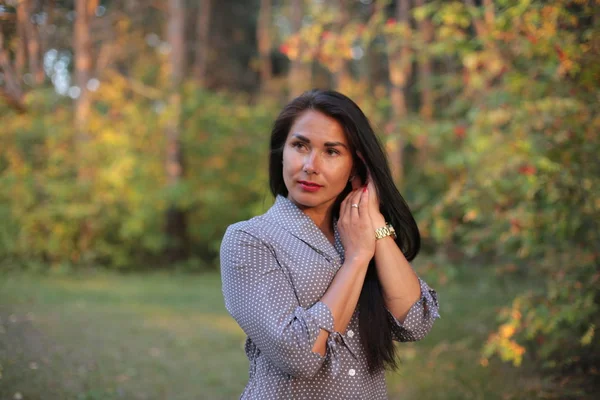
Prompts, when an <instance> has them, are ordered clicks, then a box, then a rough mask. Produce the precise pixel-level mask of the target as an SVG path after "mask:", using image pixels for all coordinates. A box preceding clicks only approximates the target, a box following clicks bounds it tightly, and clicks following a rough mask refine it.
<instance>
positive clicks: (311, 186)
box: [298, 181, 323, 192]
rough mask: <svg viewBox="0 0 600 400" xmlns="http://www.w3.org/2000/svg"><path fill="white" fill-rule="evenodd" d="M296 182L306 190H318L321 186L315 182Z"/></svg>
mask: <svg viewBox="0 0 600 400" xmlns="http://www.w3.org/2000/svg"><path fill="white" fill-rule="evenodd" d="M298 184H299V185H300V187H301V188H302V190H305V191H307V192H316V191H317V190H319V189H321V188H322V187H323V186H321V185H317V184H316V183H311V182H305V181H299V182H298Z"/></svg>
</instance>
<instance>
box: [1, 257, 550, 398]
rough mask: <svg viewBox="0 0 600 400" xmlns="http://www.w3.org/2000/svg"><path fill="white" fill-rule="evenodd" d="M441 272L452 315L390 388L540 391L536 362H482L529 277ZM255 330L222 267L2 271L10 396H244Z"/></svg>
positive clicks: (492, 394) (415, 394)
mask: <svg viewBox="0 0 600 400" xmlns="http://www.w3.org/2000/svg"><path fill="white" fill-rule="evenodd" d="M417 270H419V267H417ZM438 275H440V274H438V273H436V270H435V269H430V270H429V272H425V273H423V272H421V276H422V277H423V278H425V279H426V280H427V281H428V282H429V283H430V284H431V286H433V287H435V288H436V289H437V291H438V295H439V300H440V305H441V314H442V318H441V319H439V320H437V322H436V325H435V326H434V329H433V331H432V332H431V333H430V335H429V336H428V337H427V338H425V339H424V340H423V341H421V342H418V343H409V344H401V345H400V346H401V358H402V366H401V368H400V370H399V371H397V372H394V373H390V374H388V386H389V393H390V398H392V399H486V400H487V399H526V398H535V394H534V393H536V392H537V391H538V390H540V389H541V388H542V385H543V382H542V381H540V380H539V379H536V378H535V375H533V374H531V373H530V372H529V371H528V367H527V366H525V367H522V368H520V369H514V368H512V367H510V366H507V365H503V364H501V363H500V362H497V361H494V360H491V362H490V363H489V365H488V366H487V367H483V366H481V365H480V349H481V345H482V343H483V341H484V340H485V338H486V337H487V334H488V332H489V329H490V327H491V326H492V325H493V323H494V321H495V318H496V314H497V309H498V307H500V306H501V305H503V304H506V303H507V302H508V299H510V297H511V295H512V294H513V293H514V292H515V291H516V290H518V289H519V288H523V286H524V285H527V284H528V283H527V282H524V281H523V280H522V279H521V280H518V279H514V278H501V279H500V278H497V277H495V275H494V274H493V273H492V272H491V271H489V270H485V269H480V268H475V267H472V268H469V269H467V268H462V269H458V270H457V274H456V275H455V276H454V277H453V278H452V279H450V280H448V281H447V282H446V283H445V284H444V285H442V284H441V282H440V281H438V279H436V278H437V276H438ZM244 338H245V336H244V335H243V333H242V331H241V330H240V329H239V328H238V327H237V325H236V323H235V322H234V321H233V320H232V319H231V318H230V317H229V315H228V314H227V312H226V311H225V307H224V305H223V300H222V297H221V284H220V280H219V275H218V273H207V274H202V275H182V274H166V273H152V274H133V275H131V274H128V275H120V274H116V273H106V272H102V273H91V274H90V273H87V274H81V275H76V276H61V275H46V276H42V275H33V274H21V273H9V274H7V273H4V274H0V399H23V400H28V399H48V400H54V399H56V400H59V399H60V400H67V399H77V400H88V399H89V400H91V399H94V400H96V399H98V400H99V399H169V400H176V399H211V400H212V399H234V398H238V397H239V394H240V393H241V391H242V388H243V387H244V384H245V382H246V379H247V360H246V358H245V355H244V352H243V344H244Z"/></svg>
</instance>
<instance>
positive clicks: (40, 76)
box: [21, 0, 44, 84]
mask: <svg viewBox="0 0 600 400" xmlns="http://www.w3.org/2000/svg"><path fill="white" fill-rule="evenodd" d="M21 2H22V3H23V7H24V8H25V13H26V15H27V18H26V20H25V21H24V22H25V33H26V35H27V59H28V61H29V73H30V74H31V76H32V77H33V81H34V82H35V83H37V84H40V83H42V82H43V81H44V69H43V68H42V62H41V55H42V54H41V50H40V33H39V31H38V28H37V26H36V25H35V24H34V22H33V21H34V20H33V16H34V15H35V11H36V4H35V3H34V2H32V1H31V0H21Z"/></svg>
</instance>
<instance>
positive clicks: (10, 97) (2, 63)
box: [0, 29, 25, 112]
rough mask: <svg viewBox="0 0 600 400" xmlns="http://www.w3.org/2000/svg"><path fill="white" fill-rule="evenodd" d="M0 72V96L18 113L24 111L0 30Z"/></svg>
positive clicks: (18, 87) (14, 74)
mask: <svg viewBox="0 0 600 400" xmlns="http://www.w3.org/2000/svg"><path fill="white" fill-rule="evenodd" d="M0 70H2V72H3V73H4V86H5V87H3V88H0V95H1V96H2V97H3V98H4V99H5V101H6V102H7V103H8V104H9V105H10V106H12V107H13V108H15V109H16V110H17V111H19V112H24V111H25V106H24V105H23V92H22V90H21V85H20V84H19V79H18V78H17V73H16V72H15V69H14V68H13V66H12V63H11V60H10V54H9V52H8V50H7V49H6V48H5V46H4V35H3V33H2V29H0Z"/></svg>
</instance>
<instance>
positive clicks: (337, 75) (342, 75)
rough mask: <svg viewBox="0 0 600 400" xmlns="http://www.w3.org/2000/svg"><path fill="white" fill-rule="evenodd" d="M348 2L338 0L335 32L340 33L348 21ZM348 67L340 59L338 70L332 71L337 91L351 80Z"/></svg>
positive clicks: (346, 63)
mask: <svg viewBox="0 0 600 400" xmlns="http://www.w3.org/2000/svg"><path fill="white" fill-rule="evenodd" d="M348 7H349V4H348V2H347V1H346V0H338V8H339V20H338V23H337V34H338V35H340V37H341V35H342V32H343V30H344V27H345V26H346V25H347V24H348V23H349V22H350V12H349V11H348ZM351 79H352V78H351V74H350V67H349V65H348V61H347V60H345V59H342V60H341V61H340V67H339V70H337V71H334V73H333V87H334V88H335V90H337V91H340V92H342V91H344V89H345V88H348V85H349V83H350V80H351Z"/></svg>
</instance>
